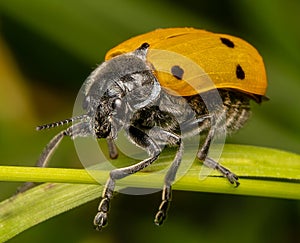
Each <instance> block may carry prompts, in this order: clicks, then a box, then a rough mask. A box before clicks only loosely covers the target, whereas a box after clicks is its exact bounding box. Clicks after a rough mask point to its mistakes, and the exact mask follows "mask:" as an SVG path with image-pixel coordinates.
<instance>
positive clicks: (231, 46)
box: [220, 37, 234, 48]
mask: <svg viewBox="0 0 300 243" xmlns="http://www.w3.org/2000/svg"><path fill="white" fill-rule="evenodd" d="M220 40H221V41H222V43H223V44H224V45H226V46H227V47H230V48H234V43H233V42H232V41H231V40H229V39H227V38H224V37H221V38H220Z"/></svg>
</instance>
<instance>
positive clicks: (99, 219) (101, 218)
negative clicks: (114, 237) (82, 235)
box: [94, 212, 107, 231]
mask: <svg viewBox="0 0 300 243" xmlns="http://www.w3.org/2000/svg"><path fill="white" fill-rule="evenodd" d="M106 225H107V213H104V212H98V213H97V214H96V216H95V218H94V226H95V229H96V230H98V231H101V230H102V228H103V227H105V226H106Z"/></svg>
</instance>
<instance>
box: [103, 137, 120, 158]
mask: <svg viewBox="0 0 300 243" xmlns="http://www.w3.org/2000/svg"><path fill="white" fill-rule="evenodd" d="M106 142H107V145H108V152H109V157H110V158H111V159H116V158H118V155H119V154H118V149H117V147H116V144H115V143H114V140H113V139H112V138H106Z"/></svg>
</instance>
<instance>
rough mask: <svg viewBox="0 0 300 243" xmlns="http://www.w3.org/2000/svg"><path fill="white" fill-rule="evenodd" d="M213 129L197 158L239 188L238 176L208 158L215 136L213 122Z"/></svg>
mask: <svg viewBox="0 0 300 243" xmlns="http://www.w3.org/2000/svg"><path fill="white" fill-rule="evenodd" d="M211 123H212V125H211V128H210V130H209V132H208V134H207V136H206V139H205V141H204V143H203V145H202V147H201V148H200V149H199V151H198V153H197V158H198V159H200V160H202V161H204V162H203V164H204V165H205V166H207V167H209V168H212V169H215V170H218V171H219V172H220V173H221V174H222V175H223V176H224V177H226V178H227V179H228V180H229V182H230V183H231V184H235V187H238V186H239V184H240V183H239V182H238V179H239V178H238V176H237V175H236V174H234V173H233V172H231V171H230V170H229V169H227V168H225V167H224V166H222V165H220V164H219V163H218V162H217V161H215V160H213V159H212V158H210V157H208V156H207V154H208V151H209V147H210V144H211V141H212V139H213V137H214V135H215V129H214V123H213V122H212V120H211Z"/></svg>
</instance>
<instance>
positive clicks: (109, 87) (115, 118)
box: [37, 28, 267, 230]
mask: <svg viewBox="0 0 300 243" xmlns="http://www.w3.org/2000/svg"><path fill="white" fill-rule="evenodd" d="M105 60H106V61H105V62H104V63H102V64H101V65H99V67H97V68H96V69H95V70H94V71H93V72H92V74H91V75H90V76H89V77H88V79H87V80H86V82H85V83H84V85H83V90H82V91H83V92H82V93H83V96H84V97H83V104H82V107H83V109H84V112H85V113H84V114H82V115H79V116H74V117H73V118H70V119H66V120H63V121H60V122H55V123H51V124H47V125H42V126H39V127H38V128H37V129H38V130H42V129H46V128H52V127H55V126H59V125H63V124H66V123H69V122H74V124H72V125H71V126H70V127H68V128H67V129H65V130H63V131H61V132H60V133H59V134H58V135H56V136H55V137H54V138H53V139H52V140H51V141H50V142H49V144H48V145H47V146H46V147H45V149H44V151H43V152H42V154H41V156H40V158H39V160H38V163H37V165H38V166H42V167H43V166H46V165H47V163H48V160H49V157H50V155H51V154H52V153H53V151H54V150H55V148H56V147H57V145H58V144H59V143H60V141H61V140H62V138H63V137H64V136H69V137H71V138H72V139H73V138H76V137H86V136H94V137H96V138H98V139H101V138H105V139H107V141H108V145H109V146H108V149H109V154H110V157H111V158H117V155H118V152H117V149H116V145H115V144H114V142H113V141H114V140H115V139H117V136H118V132H119V131H120V130H121V129H124V130H125V132H126V133H127V135H128V138H129V141H130V142H132V143H133V144H135V145H136V146H138V147H140V148H142V149H144V150H145V151H147V153H148V154H149V157H148V158H146V159H144V160H142V161H140V162H138V163H136V164H133V165H130V166H128V167H124V168H118V169H114V170H112V171H111V172H110V175H109V178H108V180H107V182H106V185H105V187H104V190H103V194H102V195H103V196H102V200H101V202H100V204H99V207H98V213H97V214H96V216H95V218H94V225H95V227H96V229H98V230H101V229H102V228H103V227H104V226H106V224H107V219H108V211H109V206H110V200H111V198H112V196H113V191H114V188H115V183H116V180H118V179H121V178H124V177H126V176H129V175H130V174H133V173H136V172H138V171H140V170H142V169H144V168H145V167H147V166H149V165H150V164H152V163H153V162H155V161H156V160H157V159H158V157H159V155H160V153H161V152H162V147H161V146H160V145H168V146H177V147H178V149H177V152H176V155H175V158H174V160H173V162H172V164H171V165H170V167H169V170H168V171H167V173H166V176H165V180H164V187H163V192H162V201H161V204H160V206H159V208H158V212H157V214H156V216H155V223H156V224H157V225H161V224H162V223H163V221H164V220H165V218H166V214H167V210H168V207H169V204H170V200H171V186H172V183H173V182H174V180H175V176H176V173H177V170H178V168H179V165H180V162H181V159H182V156H183V139H184V138H185V137H191V136H196V135H199V134H200V133H201V135H202V134H204V135H205V137H204V139H201V145H200V146H197V149H198V151H197V153H196V156H197V158H198V159H199V160H201V161H203V163H204V165H206V166H207V167H209V168H212V169H216V170H217V171H219V172H220V173H221V174H222V175H223V176H224V177H226V178H227V179H228V181H229V182H230V183H232V184H235V185H236V186H238V185H239V182H238V177H237V176H236V175H235V174H234V173H233V172H231V171H230V170H229V169H227V168H225V167H224V166H222V165H220V164H219V163H218V162H217V161H216V160H214V159H213V158H211V156H209V148H210V145H211V143H212V141H213V139H214V137H216V136H217V135H219V134H220V133H222V132H224V131H225V130H226V131H227V132H234V131H236V130H238V129H240V128H241V127H242V126H243V125H244V123H245V122H246V121H247V119H248V118H249V115H250V100H251V99H254V100H255V101H257V102H261V100H262V99H263V98H264V97H265V93H266V88H267V78H266V72H265V67H264V63H263V60H262V58H261V56H260V55H259V53H258V52H257V50H256V49H255V48H254V47H252V46H251V45H250V44H248V43H247V42H246V41H244V40H242V39H240V38H237V37H233V36H230V35H225V34H214V33H211V32H208V31H205V30H197V29H193V28H169V29H158V30H155V31H152V32H149V33H146V34H143V35H139V36H136V37H133V38H131V39H129V40H127V41H125V42H123V43H121V44H120V45H118V46H116V47H114V48H113V49H111V50H110V51H108V53H107V54H106V57H105ZM214 91H217V92H216V93H217V97H216V96H214V95H215V92H214ZM218 97H219V100H220V101H221V103H219V104H218V102H216V100H217V98H218ZM208 107H209V108H208ZM223 123H224V126H223ZM181 128H184V129H183V130H182V129H181Z"/></svg>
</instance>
